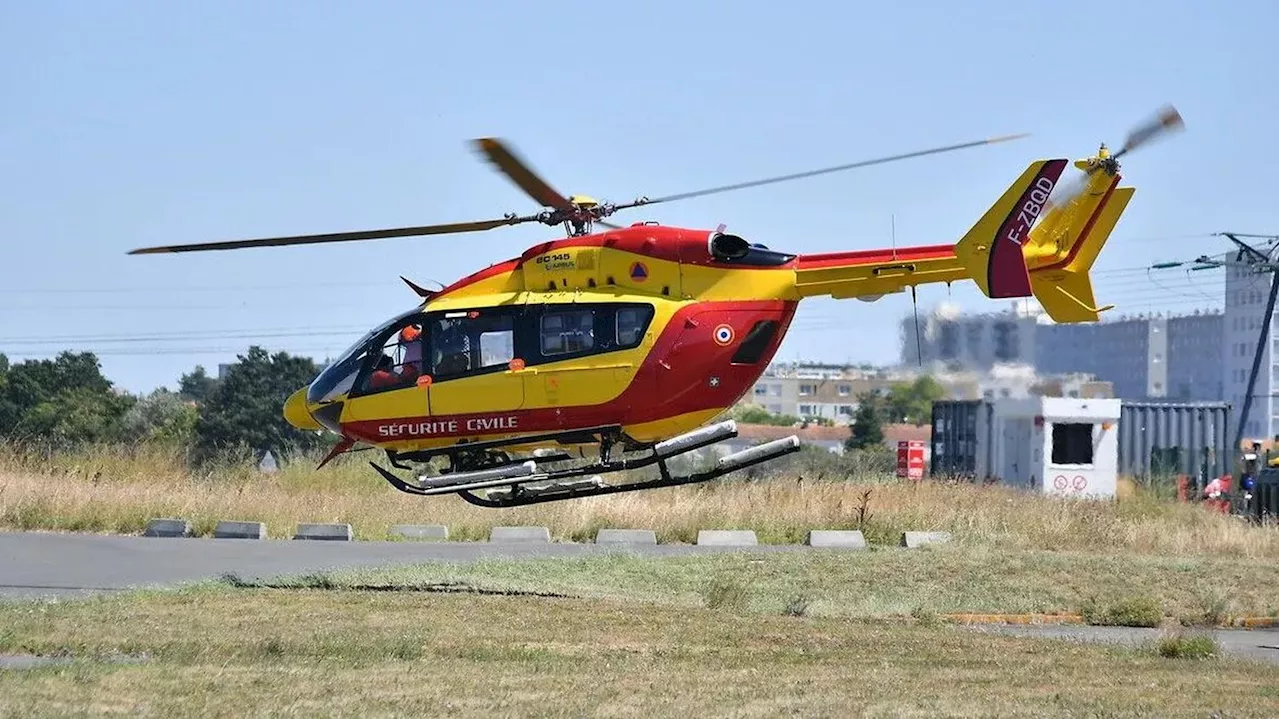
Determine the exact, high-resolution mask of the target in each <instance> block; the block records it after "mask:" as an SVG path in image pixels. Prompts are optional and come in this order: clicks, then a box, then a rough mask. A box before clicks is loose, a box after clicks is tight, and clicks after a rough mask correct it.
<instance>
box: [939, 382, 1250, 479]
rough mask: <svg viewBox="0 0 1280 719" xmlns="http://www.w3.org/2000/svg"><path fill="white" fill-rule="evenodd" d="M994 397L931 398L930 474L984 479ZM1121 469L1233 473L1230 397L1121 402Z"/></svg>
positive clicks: (989, 462)
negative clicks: (941, 399)
mask: <svg viewBox="0 0 1280 719" xmlns="http://www.w3.org/2000/svg"><path fill="white" fill-rule="evenodd" d="M992 413H993V404H992V401H990V400H945V401H941V402H935V403H934V404H933V416H932V424H933V426H932V429H933V437H932V440H931V443H932V462H931V464H930V467H929V475H930V476H932V477H967V478H970V479H977V478H982V479H986V478H987V475H989V474H990V473H991V470H990V469H989V468H991V467H996V466H999V465H1000V460H998V459H997V458H994V457H992V456H991V453H992V451H993V447H994V445H995V443H994V442H993V441H992V436H991V432H992V427H993V424H994V423H993V419H992ZM1119 425H1120V426H1119V436H1118V441H1119V446H1118V455H1119V456H1118V467H1117V470H1118V472H1119V474H1120V475H1122V476H1123V475H1128V476H1131V477H1142V478H1147V477H1152V476H1159V475H1174V474H1186V475H1188V476H1190V477H1192V478H1193V480H1194V481H1195V484H1196V487H1197V488H1202V487H1204V485H1205V484H1206V483H1208V481H1209V480H1211V479H1212V478H1214V477H1220V476H1222V475H1223V474H1227V473H1231V472H1232V471H1233V470H1234V467H1235V453H1234V452H1232V451H1231V405H1230V404H1229V403H1227V402H1192V403H1176V402H1134V401H1129V400H1125V401H1122V402H1121V404H1120V422H1119Z"/></svg>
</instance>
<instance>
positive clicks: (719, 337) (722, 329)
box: [711, 325, 733, 345]
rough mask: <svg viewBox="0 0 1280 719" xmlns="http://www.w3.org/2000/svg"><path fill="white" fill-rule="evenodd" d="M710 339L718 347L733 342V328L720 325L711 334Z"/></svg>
mask: <svg viewBox="0 0 1280 719" xmlns="http://www.w3.org/2000/svg"><path fill="white" fill-rule="evenodd" d="M711 337H712V338H713V339H714V340H715V341H716V344H718V345H727V344H729V343H730V342H732V341H733V328H732V327H730V326H729V325H720V326H719V327H717V328H716V330H715V332H713V333H712V335H711Z"/></svg>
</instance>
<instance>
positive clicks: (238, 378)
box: [195, 346, 323, 458]
mask: <svg viewBox="0 0 1280 719" xmlns="http://www.w3.org/2000/svg"><path fill="white" fill-rule="evenodd" d="M317 371H318V369H317V368H316V365H315V363H314V362H313V361H312V360H311V359H310V358H307V357H291V356H290V355H289V354H288V353H285V352H277V353H276V354H274V355H268V354H267V351H266V350H264V349H262V348H261V347H257V346H254V347H250V348H249V352H248V353H247V354H245V355H242V356H240V357H239V362H237V363H236V364H234V365H232V366H231V367H230V369H229V370H228V371H227V374H226V376H225V377H223V378H222V379H221V380H218V381H217V382H216V385H215V386H214V389H213V392H212V393H211V394H210V395H209V397H208V398H207V400H206V401H205V403H204V404H203V405H202V406H201V408H200V419H199V420H197V422H196V426H195V434H196V449H197V454H198V455H200V456H202V457H206V458H207V457H210V456H212V455H213V454H215V453H217V452H220V451H223V450H229V449H233V448H235V447H237V446H248V447H249V448H250V449H252V450H253V451H254V453H255V455H261V454H263V453H264V452H267V451H270V452H271V453H272V454H274V455H275V456H276V457H277V458H278V457H280V456H282V455H286V454H288V453H289V452H291V451H299V450H309V449H313V448H315V447H318V446H320V445H321V444H322V442H323V440H322V439H321V437H320V435H319V434H318V433H315V432H305V431H302V430H299V429H297V428H295V427H293V426H292V425H290V424H289V423H288V422H287V421H286V420H285V418H284V414H283V407H284V403H285V400H287V399H288V398H289V395H291V394H293V393H294V392H295V391H296V390H298V389H299V388H300V387H305V386H306V385H307V383H309V382H310V381H311V380H312V378H314V377H315V375H316V373H317Z"/></svg>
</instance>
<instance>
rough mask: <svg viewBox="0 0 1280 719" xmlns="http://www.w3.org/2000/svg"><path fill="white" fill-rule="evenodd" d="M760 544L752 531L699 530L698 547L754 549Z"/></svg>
mask: <svg viewBox="0 0 1280 719" xmlns="http://www.w3.org/2000/svg"><path fill="white" fill-rule="evenodd" d="M759 543H760V542H759V541H758V540H757V539H756V533H755V530H753V529H699V530H698V545H699V546H709V547H754V546H756V545H757V544H759Z"/></svg>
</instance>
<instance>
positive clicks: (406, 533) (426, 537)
mask: <svg viewBox="0 0 1280 719" xmlns="http://www.w3.org/2000/svg"><path fill="white" fill-rule="evenodd" d="M388 534H390V535H391V536H393V537H400V538H402V539H413V540H417V541H421V542H444V541H448V539H449V528H448V527H446V526H444V525H443V524H393V525H391V530H390V531H389V532H388Z"/></svg>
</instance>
